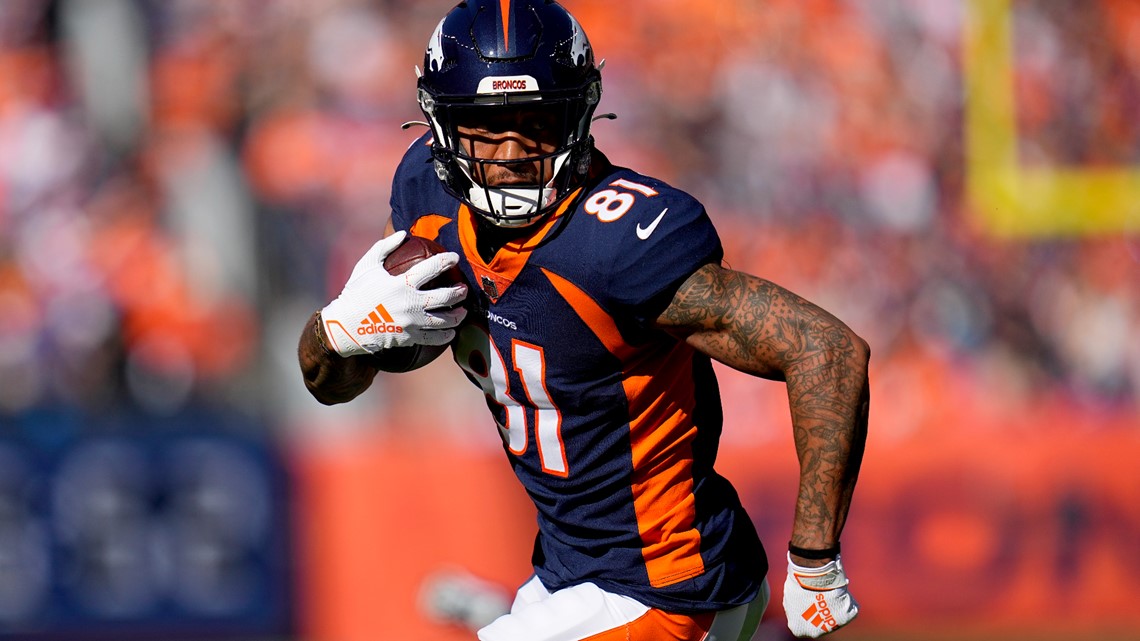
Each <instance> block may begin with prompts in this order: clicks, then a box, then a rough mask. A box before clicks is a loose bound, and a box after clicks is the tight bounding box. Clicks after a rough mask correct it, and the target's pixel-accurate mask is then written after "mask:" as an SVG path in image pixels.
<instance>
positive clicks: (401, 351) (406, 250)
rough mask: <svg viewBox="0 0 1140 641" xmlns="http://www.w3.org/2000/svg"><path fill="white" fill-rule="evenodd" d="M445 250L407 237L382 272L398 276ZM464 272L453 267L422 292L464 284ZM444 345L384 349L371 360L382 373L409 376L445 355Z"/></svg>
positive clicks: (388, 257)
mask: <svg viewBox="0 0 1140 641" xmlns="http://www.w3.org/2000/svg"><path fill="white" fill-rule="evenodd" d="M446 251H447V250H446V249H445V248H444V247H443V245H440V244H439V243H437V242H435V241H434V240H429V239H427V238H423V237H420V236H412V235H411V234H409V235H408V237H407V238H405V239H404V242H403V243H400V246H399V247H397V248H396V249H394V250H392V253H390V254H388V256H387V257H386V258H385V259H384V269H386V270H388V273H389V274H392V275H393V276H397V275H399V274H403V273H404V272H406V271H408V270H409V269H411V268H412V266H413V265H415V264H416V263H418V262H420V261H421V260H425V259H427V258H429V257H431V256H434V255H436V254H441V253H443V252H446ZM464 280H465V279H464V278H463V272H462V271H460V270H459V268H458V267H452V268H451V269H449V270H447V271H445V272H444V273H442V274H440V275H439V276H436V277H435V278H433V279H431V280H430V281H428V282H427V283H426V284H424V285H423V287H422V289H435V288H438V287H447V286H449V285H454V284H456V283H462V282H464ZM447 348H448V346H447V345H412V346H409V347H395V348H392V349H386V350H384V351H383V352H382V353H381V354H376V355H374V356H373V357H372V358H373V360H374V362H375V364H376V367H378V368H379V369H381V370H382V371H385V372H410V371H412V370H414V369H419V368H421V367H423V366H424V365H427V364H428V363H430V362H432V361H434V360H435V359H437V358H439V357H440V355H441V354H443V353H444V352H446V351H447Z"/></svg>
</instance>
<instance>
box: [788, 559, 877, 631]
mask: <svg viewBox="0 0 1140 641" xmlns="http://www.w3.org/2000/svg"><path fill="white" fill-rule="evenodd" d="M784 613H785V614H787V615H788V629H789V630H791V631H792V634H794V635H796V636H797V637H811V638H815V637H818V636H821V635H823V634H827V633H828V632H832V631H834V630H837V629H839V628H841V627H843V626H845V625H847V624H848V623H850V622H851V620H852V619H854V618H855V615H857V614H859V604H858V603H856V601H855V599H854V598H853V597H852V596H851V593H850V592H848V590H847V574H846V573H845V572H844V571H843V562H842V561H840V560H839V557H836V558H835V560H834V561H831V562H830V563H828V564H827V565H824V566H822V567H818V568H805V567H801V566H799V565H796V564H795V563H793V562H792V558H791V555H789V556H788V579H787V580H786V581H784Z"/></svg>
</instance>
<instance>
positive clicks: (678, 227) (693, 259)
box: [606, 192, 724, 327]
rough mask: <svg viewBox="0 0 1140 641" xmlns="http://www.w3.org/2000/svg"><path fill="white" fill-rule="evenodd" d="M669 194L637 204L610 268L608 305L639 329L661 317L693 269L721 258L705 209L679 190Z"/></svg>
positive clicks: (720, 251) (710, 221)
mask: <svg viewBox="0 0 1140 641" xmlns="http://www.w3.org/2000/svg"><path fill="white" fill-rule="evenodd" d="M672 196H673V197H670V198H668V199H662V200H659V201H658V202H657V206H655V207H651V208H639V211H638V212H637V214H638V216H637V219H636V220H635V221H631V223H635V225H636V226H635V227H634V229H633V230H632V231H633V233H632V234H624V235H623V236H624V237H625V239H626V240H627V242H624V243H622V247H621V248H620V250H619V251H617V252H615V254H614V257H613V262H612V267H611V269H610V271H609V282H608V284H607V287H606V291H607V296H608V298H609V300H608V301H607V303H608V306H610V307H611V308H613V309H615V310H617V311H620V312H622V314H623V315H626V316H628V317H630V318H632V319H633V320H634V321H635V322H636V323H637V324H638V325H640V326H642V327H648V326H649V325H651V324H652V323H653V321H654V320H656V319H657V318H658V317H659V316H660V315H661V312H663V311H664V310H665V308H666V307H668V305H669V303H670V302H671V301H672V300H673V296H674V294H675V293H676V291H677V288H679V287H680V286H681V283H683V282H684V281H685V279H687V278H688V277H689V276H691V275H692V274H693V272H695V271H696V270H697V269H699V268H700V267H702V266H704V265H706V264H708V263H720V261H721V259H722V258H723V257H724V250H723V248H722V247H721V242H720V237H719V235H718V234H717V231H716V227H715V226H714V225H713V223H712V220H710V219H709V217H708V214H707V213H706V212H705V208H704V207H703V206H702V205H701V204H700V203H699V202H697V201H696V199H694V198H692V197H691V196H688V195H687V194H683V193H682V192H675V193H674V194H673V195H672Z"/></svg>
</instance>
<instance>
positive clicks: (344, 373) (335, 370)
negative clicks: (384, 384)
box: [297, 312, 378, 405]
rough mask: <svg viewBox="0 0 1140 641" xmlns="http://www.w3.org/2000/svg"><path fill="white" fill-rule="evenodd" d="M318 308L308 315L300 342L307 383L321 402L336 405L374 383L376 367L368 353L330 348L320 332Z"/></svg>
mask: <svg viewBox="0 0 1140 641" xmlns="http://www.w3.org/2000/svg"><path fill="white" fill-rule="evenodd" d="M318 319H319V312H318V313H315V314H313V315H312V316H311V317H309V321H308V322H307V323H305V328H304V329H303V330H302V331H301V340H300V342H299V343H298V345H297V360H298V361H299V362H300V365H301V375H302V376H304V378H305V387H306V388H308V390H309V393H310V394H312V395H313V397H314V398H316V399H317V400H318V401H320V402H321V403H324V404H325V405H335V404H337V403H346V402H348V401H351V400H352V399H354V398H356V397H357V396H360V394H362V393H363V392H364V390H366V389H368V388H369V386H371V385H372V380H373V379H374V378H375V377H376V372H377V371H378V370H377V367H376V365H375V363H374V362H373V361H372V360H371V359H370V358H369V357H367V356H350V357H348V358H345V357H342V356H340V355H339V354H336V353H334V352H333V351H332V350H330V349H329V348H328V345H327V344H326V343H325V339H324V337H323V336H322V335H321V333H320V324H319V322H318Z"/></svg>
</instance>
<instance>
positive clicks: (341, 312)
mask: <svg viewBox="0 0 1140 641" xmlns="http://www.w3.org/2000/svg"><path fill="white" fill-rule="evenodd" d="M406 235H407V234H406V232H403V231H399V232H396V233H395V234H392V235H391V236H388V237H387V238H382V239H380V240H379V241H377V243H376V244H375V245H373V246H372V248H371V249H369V250H368V251H367V252H365V253H364V256H362V257H361V258H360V260H359V261H358V262H357V263H356V267H354V268H353V269H352V275H350V276H349V277H348V282H347V283H346V284H345V286H344V289H343V290H342V291H341V292H340V296H337V298H336V300H334V301H333V302H331V303H329V304H328V305H327V306H326V307H325V308H324V309H322V310H321V320H322V321H323V322H324V330H325V336H327V337H328V339H329V342H331V343H332V345H333V349H335V350H336V352H337V353H338V354H340V355H341V356H358V355H361V354H375V353H377V352H379V351H381V350H385V349H391V348H393V347H407V346H409V345H446V344H447V343H449V342H451V339H453V338H455V329H454V328H455V327H456V326H458V325H459V323H461V322H462V321H463V318H464V317H465V316H466V315H467V310H466V309H464V308H463V307H453V306H455V305H458V304H459V303H460V302H462V301H463V299H464V298H466V296H467V286H466V285H462V284H459V285H454V286H451V287H441V288H439V289H427V290H422V289H420V287H421V286H422V285H423V284H424V283H426V282H428V281H430V280H431V279H433V278H435V277H436V276H439V275H440V274H442V273H443V272H445V271H447V270H448V269H451V268H452V267H454V266H455V265H456V264H457V263H458V262H459V255H458V254H456V253H455V252H445V253H442V254H436V255H434V256H431V257H429V258H426V259H424V260H423V261H421V262H419V263H416V264H415V265H414V266H412V268H411V269H409V270H408V271H406V272H404V273H403V274H400V275H398V276H393V275H391V274H389V273H388V270H386V269H384V259H385V258H386V257H387V256H388V254H390V253H392V251H393V250H395V249H396V248H397V247H399V246H400V243H402V242H404V237H405V236H406Z"/></svg>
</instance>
